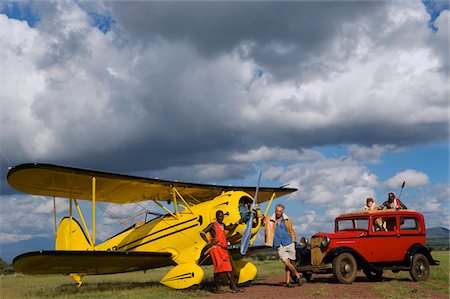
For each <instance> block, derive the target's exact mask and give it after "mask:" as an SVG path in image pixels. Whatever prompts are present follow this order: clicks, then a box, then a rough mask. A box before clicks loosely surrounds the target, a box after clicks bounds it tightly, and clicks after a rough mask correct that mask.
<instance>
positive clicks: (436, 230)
mask: <svg viewBox="0 0 450 299" xmlns="http://www.w3.org/2000/svg"><path fill="white" fill-rule="evenodd" d="M449 236H450V230H448V229H446V228H445V227H432V228H428V229H427V238H429V239H436V238H444V239H449Z"/></svg>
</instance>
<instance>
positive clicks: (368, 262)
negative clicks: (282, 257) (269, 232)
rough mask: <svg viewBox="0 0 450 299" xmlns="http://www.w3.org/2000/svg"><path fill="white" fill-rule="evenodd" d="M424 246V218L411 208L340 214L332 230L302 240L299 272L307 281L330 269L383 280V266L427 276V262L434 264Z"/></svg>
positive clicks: (343, 278) (347, 279) (344, 276)
mask: <svg viewBox="0 0 450 299" xmlns="http://www.w3.org/2000/svg"><path fill="white" fill-rule="evenodd" d="M438 264H439V262H438V261H436V260H434V259H433V257H432V256H431V254H430V251H429V250H428V248H426V247H425V220H424V217H423V215H422V214H421V213H418V212H416V211H412V210H376V211H371V212H358V213H350V214H343V215H341V216H339V217H337V218H336V220H335V231H334V233H317V234H315V235H314V236H312V238H311V242H310V244H308V242H307V240H306V239H305V238H301V240H300V249H299V250H298V251H297V263H296V268H297V270H298V271H299V272H300V273H302V274H303V277H305V278H306V280H308V281H309V280H310V279H311V276H312V275H313V274H317V273H333V274H334V276H335V277H336V279H337V280H338V281H339V282H341V283H352V282H353V281H354V280H355V278H356V272H357V271H358V270H363V271H364V273H365V274H366V276H367V278H368V279H369V280H381V278H382V275H383V270H385V269H390V270H392V271H393V272H399V271H409V272H410V274H411V277H412V279H413V280H414V281H421V280H427V279H428V276H429V274H430V265H438Z"/></svg>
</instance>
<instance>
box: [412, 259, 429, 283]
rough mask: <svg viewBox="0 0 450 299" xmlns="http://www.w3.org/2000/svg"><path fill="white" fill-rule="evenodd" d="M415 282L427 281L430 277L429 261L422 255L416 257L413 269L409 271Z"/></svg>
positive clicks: (413, 260)
mask: <svg viewBox="0 0 450 299" xmlns="http://www.w3.org/2000/svg"><path fill="white" fill-rule="evenodd" d="M409 273H410V274H411V278H412V279H413V280H414V281H425V280H427V279H428V276H429V275H430V263H429V262H428V259H427V258H426V257H425V256H424V255H423V254H420V253H417V254H415V255H414V257H413V259H412V265H411V269H410V270H409Z"/></svg>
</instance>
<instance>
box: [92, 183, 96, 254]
mask: <svg viewBox="0 0 450 299" xmlns="http://www.w3.org/2000/svg"><path fill="white" fill-rule="evenodd" d="M95 185H96V179H95V176H93V177H92V247H95Z"/></svg>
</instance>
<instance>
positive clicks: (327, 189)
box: [265, 158, 378, 210]
mask: <svg viewBox="0 0 450 299" xmlns="http://www.w3.org/2000/svg"><path fill="white" fill-rule="evenodd" d="M265 176H268V177H270V178H271V179H272V180H275V181H282V182H287V183H289V186H290V187H294V188H298V191H297V192H296V193H294V194H293V195H292V196H291V197H290V199H292V200H300V201H301V202H304V203H309V204H316V205H319V206H322V207H327V208H328V209H330V208H331V207H333V208H334V206H333V204H334V203H336V204H337V203H339V204H338V205H339V207H341V208H345V209H347V210H348V209H351V208H360V207H362V202H363V201H364V200H365V198H366V197H373V196H374V195H375V190H374V189H375V188H376V187H377V186H378V178H377V176H376V175H374V174H373V173H371V172H370V171H369V170H368V169H367V168H366V167H365V166H363V165H360V164H358V163H357V162H355V161H354V160H352V159H336V158H331V159H326V158H324V159H321V160H316V161H313V162H305V163H297V164H293V165H289V166H288V167H286V168H283V167H277V166H274V167H271V168H269V169H268V170H267V171H266V172H265ZM330 205H331V206H330Z"/></svg>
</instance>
